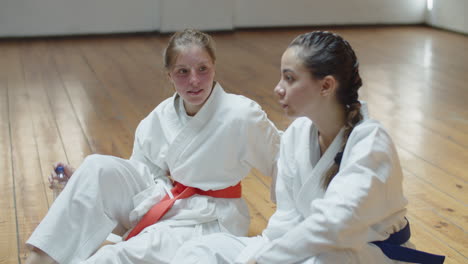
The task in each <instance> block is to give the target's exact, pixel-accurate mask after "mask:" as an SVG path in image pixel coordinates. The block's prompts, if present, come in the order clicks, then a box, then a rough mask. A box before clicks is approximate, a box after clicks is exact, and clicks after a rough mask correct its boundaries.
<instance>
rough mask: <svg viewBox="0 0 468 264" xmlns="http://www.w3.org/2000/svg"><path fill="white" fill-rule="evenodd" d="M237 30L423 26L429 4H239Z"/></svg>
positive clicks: (314, 0) (415, 0)
mask: <svg viewBox="0 0 468 264" xmlns="http://www.w3.org/2000/svg"><path fill="white" fill-rule="evenodd" d="M235 3H236V5H235V12H234V24H235V26H236V27H249V26H284V25H335V24H414V23H423V22H424V14H425V6H426V0H289V1H284V0H235Z"/></svg>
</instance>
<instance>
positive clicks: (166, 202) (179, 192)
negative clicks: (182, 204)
mask: <svg viewBox="0 0 468 264" xmlns="http://www.w3.org/2000/svg"><path fill="white" fill-rule="evenodd" d="M171 193H172V195H173V196H174V198H172V199H171V198H170V196H169V195H168V194H166V196H164V198H163V199H162V200H161V201H160V202H159V203H157V204H155V205H153V207H151V209H149V211H148V212H147V213H146V214H145V215H144V216H143V218H141V220H140V222H138V224H137V225H136V226H135V227H134V228H133V229H132V231H130V233H129V234H128V236H127V238H126V239H125V240H129V239H130V238H132V237H134V236H136V235H138V234H139V233H140V232H141V231H142V230H143V229H145V228H146V227H147V226H150V225H152V224H155V223H156V222H158V221H159V220H160V219H161V218H162V217H163V216H164V215H165V214H166V213H167V212H168V211H169V209H171V207H172V206H173V205H174V203H175V201H176V200H179V199H185V198H189V197H191V196H193V195H195V194H199V195H205V196H211V197H215V198H241V196H242V186H241V183H240V182H239V183H238V184H236V185H234V186H231V187H228V188H226V189H221V190H216V191H214V190H208V191H203V190H201V189H198V188H195V187H190V186H185V185H183V184H182V183H180V182H175V184H174V188H172V190H171Z"/></svg>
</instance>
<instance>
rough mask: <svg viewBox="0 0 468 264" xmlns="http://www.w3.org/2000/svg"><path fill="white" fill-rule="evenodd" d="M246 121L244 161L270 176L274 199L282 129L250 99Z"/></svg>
mask: <svg viewBox="0 0 468 264" xmlns="http://www.w3.org/2000/svg"><path fill="white" fill-rule="evenodd" d="M251 104H252V105H251V106H250V108H249V113H246V115H248V116H249V120H248V122H247V124H246V125H247V129H246V136H247V139H248V140H247V142H246V144H247V146H250V147H248V150H247V155H246V157H245V161H246V162H248V163H249V165H250V166H251V167H254V168H256V169H258V170H259V171H260V172H261V173H262V174H264V175H266V176H269V177H271V178H272V184H271V189H270V191H271V199H272V200H273V201H275V195H274V194H275V192H274V191H275V183H276V175H277V164H276V163H277V160H278V155H279V148H280V141H281V134H282V131H280V130H278V129H277V128H276V126H275V125H274V124H273V122H271V120H270V119H268V116H267V115H266V113H265V112H264V111H263V110H262V109H261V107H260V106H259V105H258V104H257V103H255V102H253V101H252V103H251Z"/></svg>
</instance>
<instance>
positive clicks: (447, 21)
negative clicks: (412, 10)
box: [426, 0, 468, 34]
mask: <svg viewBox="0 0 468 264" xmlns="http://www.w3.org/2000/svg"><path fill="white" fill-rule="evenodd" d="M467 16H468V0H433V9H432V11H428V13H427V19H426V21H427V23H428V24H429V25H433V26H435V27H440V28H445V29H449V30H453V31H458V32H462V33H465V34H468V18H467Z"/></svg>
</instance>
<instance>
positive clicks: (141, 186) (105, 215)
mask: <svg viewBox="0 0 468 264" xmlns="http://www.w3.org/2000/svg"><path fill="white" fill-rule="evenodd" d="M279 142H280V131H278V130H277V129H276V127H275V126H274V124H273V123H272V122H271V121H270V120H269V119H268V118H267V116H266V114H265V113H264V112H263V111H262V109H261V108H260V106H259V105H258V104H257V103H255V102H254V101H252V100H250V99H248V98H246V97H244V96H240V95H233V94H228V93H226V92H225V91H224V90H223V89H222V87H221V86H220V85H219V84H216V85H215V87H214V88H213V91H212V93H211V95H210V97H209V98H208V100H207V101H206V103H205V104H204V106H203V107H202V108H201V109H200V111H199V112H198V113H197V114H196V115H195V116H193V117H189V116H187V114H186V112H185V109H184V108H183V103H182V99H181V98H180V97H179V96H178V95H177V94H176V95H174V96H173V97H171V98H168V99H167V100H165V101H163V102H162V103H161V104H160V105H158V106H157V107H156V109H155V110H154V111H153V112H152V113H150V114H149V115H148V116H147V117H146V118H145V119H144V120H143V121H141V123H140V124H139V126H138V128H137V131H136V135H135V143H134V149H133V153H132V156H131V158H130V159H129V160H125V159H120V158H116V157H112V156H103V155H90V156H89V157H87V158H86V159H85V160H84V162H83V164H82V165H81V166H80V167H79V168H78V170H77V171H76V172H75V173H74V174H73V177H72V178H71V179H70V181H69V183H68V184H67V186H66V188H65V189H64V191H63V192H62V194H60V196H59V197H58V198H57V200H56V201H55V202H54V203H53V205H52V207H51V208H50V210H49V212H48V213H47V215H46V216H45V217H44V219H43V220H42V222H41V223H40V224H39V226H38V227H37V228H36V230H35V231H34V233H33V234H32V235H31V237H30V238H29V240H28V241H27V244H28V245H32V246H35V247H37V248H40V249H41V250H43V251H44V252H46V253H47V254H48V255H50V256H51V257H52V258H54V259H55V260H57V261H58V262H59V263H99V264H103V263H114V264H115V263H153V264H155V263H168V262H169V261H170V260H171V259H172V257H173V255H174V254H175V251H176V250H177V249H178V248H179V247H180V245H181V244H182V243H183V242H185V241H187V240H189V239H190V238H192V237H196V236H201V235H204V234H209V233H214V232H227V233H231V234H234V235H239V236H240V235H246V234H247V231H248V227H249V222H250V221H249V220H250V219H249V213H248V208H247V205H246V203H245V201H244V200H243V199H241V198H238V199H222V198H213V197H208V196H200V195H194V196H192V197H190V198H187V199H184V200H178V201H176V203H175V204H174V206H173V207H172V208H171V209H170V210H169V211H168V213H167V214H166V215H165V216H164V217H163V218H162V219H161V220H160V221H159V222H158V223H156V224H154V225H152V226H149V227H147V228H146V229H144V230H143V231H142V232H141V233H140V234H139V235H137V236H135V237H133V238H131V239H129V240H128V241H125V242H121V243H117V244H115V245H109V246H104V247H103V248H101V249H100V250H99V251H97V252H96V253H95V254H94V255H93V256H92V257H90V256H91V255H92V254H93V252H94V251H95V250H96V249H97V248H98V247H99V246H100V245H101V243H102V242H103V241H104V240H105V239H106V237H107V236H108V235H109V233H110V232H111V231H113V230H114V232H115V233H119V234H120V235H122V234H123V233H125V232H127V233H128V231H129V230H130V229H131V228H132V227H133V226H135V225H136V223H137V222H138V221H139V220H140V219H141V217H143V215H144V214H145V213H146V212H147V211H148V210H149V209H150V208H151V207H152V206H153V205H154V204H156V203H157V202H158V201H159V200H160V199H162V198H163V197H164V196H165V195H166V193H167V192H168V190H170V189H171V188H172V183H171V182H170V180H168V177H167V175H170V176H171V177H172V178H173V179H174V180H175V181H178V182H180V183H182V184H184V185H186V186H192V187H196V188H199V189H203V190H219V189H224V188H227V187H230V186H233V185H236V184H237V183H238V182H239V181H241V180H242V179H243V178H244V177H245V176H246V175H247V174H248V172H249V171H250V169H251V168H252V167H255V168H257V169H259V170H260V171H261V172H262V173H264V174H265V175H272V176H274V175H276V159H277V154H278V151H279Z"/></svg>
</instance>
